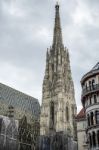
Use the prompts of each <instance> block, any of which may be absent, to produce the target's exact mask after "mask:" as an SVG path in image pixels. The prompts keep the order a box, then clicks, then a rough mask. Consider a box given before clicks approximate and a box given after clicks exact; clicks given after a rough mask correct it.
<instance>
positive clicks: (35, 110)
mask: <svg viewBox="0 0 99 150" xmlns="http://www.w3.org/2000/svg"><path fill="white" fill-rule="evenodd" d="M0 102H1V103H4V104H6V105H7V106H8V107H9V106H10V105H11V106H13V107H14V108H15V109H16V108H19V109H20V110H23V111H25V112H26V113H30V114H31V115H32V116H33V117H37V118H38V117H39V114H40V105H39V102H38V100H37V99H36V98H33V97H31V96H29V95H26V94H24V93H22V92H20V91H18V90H15V89H13V88H11V87H9V86H7V85H4V84H2V83H0ZM1 115H2V114H1Z"/></svg>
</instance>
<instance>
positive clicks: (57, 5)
mask: <svg viewBox="0 0 99 150" xmlns="http://www.w3.org/2000/svg"><path fill="white" fill-rule="evenodd" d="M55 8H56V9H57V8H59V0H58V1H57V2H56V5H55Z"/></svg>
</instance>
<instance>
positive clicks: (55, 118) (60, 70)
mask: <svg viewBox="0 0 99 150" xmlns="http://www.w3.org/2000/svg"><path fill="white" fill-rule="evenodd" d="M55 11H56V12H55V26H54V35H53V43H52V47H50V49H47V54H46V69H45V76H44V80H43V88H42V106H41V117H40V134H41V135H44V136H47V135H50V134H51V135H52V134H54V133H57V132H61V131H62V132H63V133H69V134H71V135H72V136H73V137H74V136H75V122H74V118H73V117H74V116H75V115H76V103H75V95H74V85H73V80H72V75H71V68H70V60H69V52H68V49H67V48H64V46H63V41H62V31H61V23H60V14H59V4H56V6H55Z"/></svg>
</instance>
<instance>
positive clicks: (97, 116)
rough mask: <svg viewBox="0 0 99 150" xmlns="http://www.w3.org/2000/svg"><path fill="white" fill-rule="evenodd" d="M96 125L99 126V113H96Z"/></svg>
mask: <svg viewBox="0 0 99 150" xmlns="http://www.w3.org/2000/svg"><path fill="white" fill-rule="evenodd" d="M95 119H96V124H99V111H98V110H97V111H95Z"/></svg>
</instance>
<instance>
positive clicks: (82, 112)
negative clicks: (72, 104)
mask: <svg viewBox="0 0 99 150" xmlns="http://www.w3.org/2000/svg"><path fill="white" fill-rule="evenodd" d="M84 118H85V111H84V108H82V109H81V110H80V112H79V113H78V114H77V116H76V119H84Z"/></svg>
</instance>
